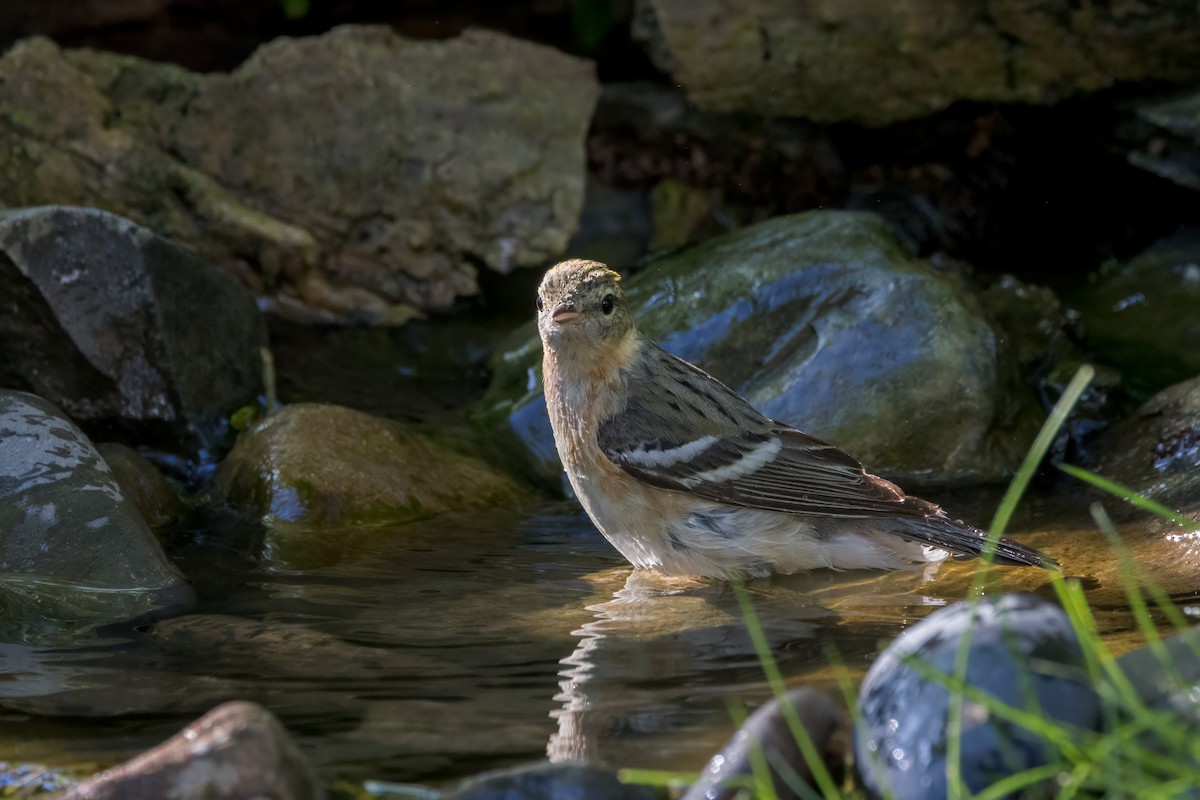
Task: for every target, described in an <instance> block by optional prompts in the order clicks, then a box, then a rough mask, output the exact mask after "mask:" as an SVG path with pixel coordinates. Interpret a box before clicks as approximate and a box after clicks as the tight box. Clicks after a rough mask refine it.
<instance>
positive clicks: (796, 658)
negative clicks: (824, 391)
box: [0, 493, 1196, 783]
mask: <svg viewBox="0 0 1200 800" xmlns="http://www.w3.org/2000/svg"><path fill="white" fill-rule="evenodd" d="M937 499H940V500H942V501H944V502H946V503H948V504H949V505H950V506H951V507H952V508H953V509H954V510H955V511H956V512H958V513H959V514H962V515H965V516H968V517H969V518H972V519H981V520H986V518H987V511H988V509H989V508H990V507H992V504H993V503H994V501H995V494H994V493H987V494H982V495H981V494H979V493H974V494H971V495H966V494H961V493H960V494H957V495H954V496H949V497H947V496H942V497H939V498H937ZM1091 527H1092V526H1091V523H1090V521H1089V519H1088V517H1087V512H1086V502H1085V501H1084V500H1082V499H1080V498H1077V497H1072V496H1069V495H1064V494H1062V493H1059V494H1058V495H1057V496H1056V498H1055V499H1049V498H1042V499H1035V500H1033V501H1031V502H1030V503H1028V504H1027V505H1026V506H1025V507H1024V510H1023V511H1022V512H1021V513H1019V514H1018V516H1017V518H1016V519H1015V520H1014V523H1013V528H1012V531H1013V533H1014V535H1016V536H1018V537H1020V538H1023V539H1025V540H1027V541H1028V542H1029V543H1031V544H1033V545H1035V546H1040V547H1043V548H1045V549H1047V550H1048V551H1050V552H1052V553H1053V552H1055V551H1056V549H1058V546H1059V545H1062V544H1064V543H1066V542H1068V540H1072V541H1074V542H1075V543H1076V544H1077V545H1078V543H1079V542H1087V541H1090V542H1092V544H1091V545H1089V546H1088V547H1086V548H1085V549H1086V550H1090V551H1094V552H1096V553H1099V555H1098V556H1096V558H1094V559H1093V561H1096V560H1103V551H1100V550H1096V549H1095V548H1099V547H1102V546H1103V544H1102V543H1103V539H1102V537H1100V536H1099V534H1093V533H1091V532H1090V529H1091ZM170 550H171V552H172V555H173V556H174V558H175V559H176V561H177V562H178V563H179V564H180V566H181V568H182V569H183V570H184V571H185V573H186V574H188V575H189V576H190V577H191V578H192V580H193V581H194V583H195V586H196V588H197V592H198V595H199V606H198V608H197V609H196V610H195V611H194V612H193V613H191V614H189V615H187V616H185V617H180V618H176V619H173V620H165V621H161V622H158V623H156V624H153V625H143V626H141V627H140V628H139V629H137V630H125V631H118V630H109V631H104V632H95V633H92V634H90V635H87V636H82V637H80V636H75V637H73V638H70V639H64V640H62V641H57V642H56V641H54V640H53V639H52V638H51V639H46V638H45V637H44V636H43V637H42V638H40V639H38V638H36V637H32V636H31V637H28V638H30V639H32V640H33V641H31V642H30V643H25V644H15V643H9V644H3V645H0V704H2V705H3V707H4V709H5V711H4V712H3V717H2V718H3V721H4V724H3V725H0V738H2V739H3V743H2V745H0V747H2V749H3V752H5V753H6V758H7V760H9V761H23V762H42V763H49V764H52V765H68V764H70V765H81V766H86V765H89V764H94V763H99V764H110V763H113V762H116V761H119V760H123V759H125V758H127V757H129V756H131V755H133V754H135V753H136V752H138V751H140V750H142V749H145V748H146V747H149V746H151V745H153V744H155V743H157V742H158V741H160V740H162V739H164V738H166V737H168V736H169V735H171V734H172V733H174V732H175V731H176V730H178V729H179V728H180V727H182V726H183V725H184V724H186V723H187V722H188V721H190V720H192V719H194V718H195V717H196V716H198V715H200V714H202V713H203V712H204V711H206V710H208V708H210V707H211V706H213V705H215V704H216V703H218V702H220V701H222V700H226V699H233V698H242V699H250V700H256V701H259V702H262V703H263V704H265V705H266V706H267V707H269V708H270V709H272V710H273V711H274V712H275V713H276V714H278V715H279V716H280V717H281V718H282V719H283V721H284V722H285V724H287V726H288V727H289V729H290V730H291V731H292V732H293V733H294V734H295V735H296V736H297V739H298V740H299V742H300V743H301V745H302V746H303V747H304V748H305V750H306V751H307V752H308V754H309V755H310V756H311V757H312V759H313V761H314V763H315V764H316V765H317V766H318V768H319V769H320V770H321V772H322V775H323V777H325V778H326V779H328V780H330V781H332V780H336V779H347V780H353V781H361V780H365V779H384V780H398V781H428V782H433V783H437V782H442V781H445V780H448V779H450V778H453V777H455V776H459V775H464V774H469V773H473V772H476V771H479V770H481V769H485V768H489V767H495V766H502V765H508V764H512V763H517V762H521V761H525V760H529V759H536V758H540V757H543V756H544V755H546V754H547V753H549V755H550V757H551V758H552V759H577V758H586V759H587V760H589V761H593V762H596V763H603V764H608V765H611V766H626V767H647V768H662V769H696V768H698V767H700V766H701V765H702V764H703V763H704V761H705V760H706V759H707V758H708V757H709V756H710V755H711V754H712V753H713V752H714V751H715V750H716V749H717V748H719V747H720V745H721V744H722V743H723V742H724V740H725V739H726V738H727V737H728V735H729V734H730V733H731V731H732V730H733V722H732V717H731V707H738V706H740V707H744V708H746V707H751V706H755V705H757V704H758V703H760V702H761V701H762V700H763V699H764V698H765V697H766V696H767V694H768V690H767V688H766V686H765V683H764V681H763V678H762V674H761V671H760V669H759V666H758V663H757V661H756V658H755V656H754V654H753V650H752V648H751V646H750V642H749V638H748V636H747V634H746V632H745V630H744V627H743V625H742V621H741V618H740V615H739V612H738V610H737V603H736V599H735V597H734V596H733V594H732V592H731V591H730V589H729V588H728V586H727V585H725V584H722V583H719V582H711V581H694V580H682V579H676V580H671V579H664V578H661V577H657V576H654V575H652V574H650V573H632V571H631V570H630V569H629V568H628V566H627V565H625V564H624V562H623V561H622V560H621V559H620V557H619V556H618V555H617V554H616V552H615V551H613V550H612V549H611V548H610V547H609V546H608V545H607V543H606V542H605V541H604V540H603V539H602V538H601V537H600V536H599V535H598V534H597V533H596V532H595V531H594V529H593V528H592V527H591V525H590V523H589V522H588V521H587V519H586V518H585V517H584V516H583V515H582V514H581V513H580V512H579V511H578V510H577V508H576V507H575V506H573V505H572V504H569V503H557V504H547V505H545V506H544V507H543V508H541V509H539V510H538V512H537V513H534V514H532V515H529V516H524V517H518V516H511V515H509V516H505V515H497V514H495V513H490V514H479V515H474V516H471V517H443V518H439V519H435V520H432V521H430V522H426V523H422V524H417V525H410V526H407V527H400V528H391V529H388V528H371V529H358V530H336V529H335V530H328V529H326V530H321V531H303V530H298V529H292V530H275V531H272V532H266V531H264V530H262V529H261V528H260V527H259V526H258V525H256V524H248V523H246V522H245V521H240V520H238V519H236V518H233V517H229V516H222V515H209V516H207V517H205V518H202V519H196V520H194V521H193V523H192V525H191V528H190V529H189V530H187V531H184V532H182V533H181V534H180V535H179V536H178V537H177V539H176V541H174V542H172V543H171V545H170ZM1077 562H1078V560H1077ZM1078 563H1079V564H1080V565H1081V566H1080V569H1079V570H1076V571H1075V572H1073V570H1072V567H1073V564H1072V563H1071V562H1070V561H1068V563H1067V565H1066V566H1067V572H1068V574H1081V575H1084V576H1085V585H1087V586H1089V587H1090V588H1089V589H1088V591H1089V594H1090V596H1091V598H1092V600H1093V602H1094V604H1095V606H1096V608H1097V614H1098V620H1099V623H1100V625H1101V627H1102V628H1103V630H1104V631H1105V634H1106V636H1108V637H1109V638H1110V639H1111V640H1112V641H1113V642H1114V643H1115V644H1116V646H1117V647H1118V648H1120V649H1126V648H1127V647H1128V646H1130V645H1129V644H1127V642H1132V637H1130V636H1129V631H1131V630H1132V628H1133V626H1132V621H1131V619H1130V617H1129V614H1128V613H1127V612H1126V611H1125V609H1124V607H1123V604H1122V602H1121V598H1120V592H1119V589H1116V588H1114V587H1113V586H1112V585H1111V582H1110V581H1108V580H1105V579H1104V578H1103V577H1101V578H1096V577H1094V576H1093V577H1088V575H1089V573H1090V572H1094V571H1095V570H1093V569H1091V567H1090V566H1089V567H1087V568H1084V567H1082V562H1078ZM971 569H972V567H971V566H970V565H969V564H949V565H945V566H943V567H942V568H941V569H940V570H938V573H937V575H936V576H929V575H925V574H923V573H922V572H921V571H912V572H901V573H890V574H886V575H881V574H878V573H862V572H858V573H855V572H846V573H834V572H830V571H819V572H814V573H811V574H808V575H799V576H788V577H781V578H775V579H772V580H766V581H757V582H754V583H752V584H751V589H752V592H753V595H754V598H755V602H756V606H757V608H758V611H759V613H760V615H761V617H762V621H763V624H764V626H765V628H766V631H767V634H768V636H769V639H770V641H771V643H772V647H773V649H774V652H775V655H776V657H777V658H778V659H779V660H780V663H781V666H782V669H783V672H784V674H785V676H786V677H787V678H788V679H789V681H791V682H792V683H796V684H799V683H803V682H815V683H819V684H823V685H829V686H833V685H834V678H835V675H836V671H835V670H834V669H833V668H832V667H831V666H830V653H831V652H834V653H836V655H837V657H838V658H840V659H841V660H842V661H843V662H844V663H845V664H846V667H847V669H848V671H849V672H850V673H851V674H853V675H856V676H857V675H859V674H861V672H862V670H863V669H865V667H866V666H867V665H868V664H869V663H870V660H871V658H872V656H873V655H874V654H875V653H876V652H877V650H878V649H879V647H880V645H881V644H882V643H883V642H885V641H886V640H888V639H889V638H891V637H893V636H895V635H896V634H898V633H899V632H900V631H901V630H903V629H904V628H905V627H906V626H908V625H911V624H912V623H913V622H914V621H916V620H917V619H919V618H921V617H923V616H924V615H925V614H927V613H929V612H930V611H932V610H933V609H935V608H937V607H938V606H940V605H942V604H944V603H946V602H950V601H953V600H954V599H956V598H958V597H961V596H962V595H963V594H964V593H965V587H966V583H967V581H968V580H969V577H970V575H971ZM997 575H998V576H999V578H998V581H999V582H998V583H997V584H996V585H995V586H994V587H993V588H994V589H995V590H1001V589H1016V588H1020V589H1030V590H1035V591H1041V592H1043V593H1048V587H1047V586H1046V580H1045V578H1044V576H1043V575H1042V574H1041V573H1040V572H1038V571H1035V570H1022V569H1004V570H998V571H997ZM1195 588H1196V587H1195V586H1193V587H1192V589H1195Z"/></svg>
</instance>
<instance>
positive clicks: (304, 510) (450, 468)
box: [214, 403, 525, 524]
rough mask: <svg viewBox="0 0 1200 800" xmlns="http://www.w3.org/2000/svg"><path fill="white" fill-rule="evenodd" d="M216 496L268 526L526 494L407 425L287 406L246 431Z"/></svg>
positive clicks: (407, 514) (399, 514) (454, 506)
mask: <svg viewBox="0 0 1200 800" xmlns="http://www.w3.org/2000/svg"><path fill="white" fill-rule="evenodd" d="M214 494H215V496H216V498H217V499H218V500H219V501H221V502H225V503H228V504H230V505H233V506H237V507H239V508H243V509H246V510H250V511H253V512H254V513H257V514H260V515H262V517H263V518H264V520H265V521H267V522H269V523H278V522H306V523H317V524H335V523H361V522H382V521H391V522H405V521H410V520H416V519H422V518H426V517H430V516H433V515H435V514H440V513H443V512H446V511H459V510H465V509H474V508H484V507H491V506H514V505H518V504H519V503H520V502H521V501H522V500H524V499H525V492H524V490H523V489H521V488H520V487H519V486H518V485H517V484H516V483H514V482H513V481H512V480H511V479H510V478H508V477H507V476H505V475H503V474H501V473H499V472H496V471H494V470H492V469H491V468H490V467H488V466H487V465H486V464H484V463H483V462H482V461H479V460H477V459H474V458H471V457H469V456H464V455H460V454H459V453H456V452H454V451H453V450H450V449H449V448H447V447H444V446H442V445H439V444H437V443H436V442H434V441H433V440H431V439H429V438H428V437H426V436H424V435H422V434H420V433H417V432H416V431H414V430H413V429H412V428H411V427H410V426H408V425H405V424H402V423H399V422H392V421H390V420H384V419H379V418H377V417H372V416H370V415H368V414H363V413H362V412H359V411H353V410H351V409H348V408H342V407H340V406H330V405H320V404H316V403H299V404H295V405H289V406H285V407H284V408H283V409H281V410H280V411H278V412H276V413H275V414H273V415H271V416H270V417H268V418H267V419H266V420H264V421H263V422H261V423H259V424H258V425H257V426H255V427H254V428H253V429H251V430H249V431H247V432H246V433H244V434H243V435H242V436H241V437H239V439H238V443H237V445H236V446H235V447H234V449H233V451H232V452H231V453H230V454H229V455H228V456H227V457H226V459H225V461H224V462H223V463H222V464H221V466H220V467H219V469H218V471H217V476H216V483H215V486H214Z"/></svg>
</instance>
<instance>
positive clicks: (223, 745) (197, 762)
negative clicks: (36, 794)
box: [63, 702, 322, 800]
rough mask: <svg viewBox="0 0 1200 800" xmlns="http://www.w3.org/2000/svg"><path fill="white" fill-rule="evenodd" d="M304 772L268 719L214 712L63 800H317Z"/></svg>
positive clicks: (250, 712) (255, 713)
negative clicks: (156, 799) (133, 799)
mask: <svg viewBox="0 0 1200 800" xmlns="http://www.w3.org/2000/svg"><path fill="white" fill-rule="evenodd" d="M321 796H322V793H321V789H320V786H319V785H318V784H317V781H316V778H315V777H314V775H313V771H312V768H311V767H310V766H309V764H308V762H307V761H306V760H305V759H304V756H303V755H301V753H300V751H299V750H298V749H297V748H296V745H295V744H293V743H292V741H291V739H289V738H288V735H287V731H286V730H284V728H283V726H282V725H281V724H280V723H279V720H277V719H276V718H275V717H274V716H273V715H272V714H271V712H269V711H267V710H266V709H265V708H263V707H262V706H260V705H257V704H254V703H243V702H234V703H226V704H225V705H222V706H218V707H217V708H215V709H213V710H212V711H210V712H209V713H208V714H206V715H205V716H203V717H201V718H200V719H199V720H197V721H196V722H194V723H192V724H191V725H189V726H188V727H187V728H185V729H183V730H182V731H180V732H179V733H178V734H177V735H175V736H173V737H171V738H170V739H168V740H167V741H165V742H163V743H162V744H161V745H159V746H158V747H155V748H154V749H152V750H147V751H146V752H145V753H142V754H141V755H139V756H137V757H135V758H133V759H131V760H130V761H127V762H125V763H124V764H120V765H118V766H116V767H113V768H112V769H109V770H105V771H104V772H101V773H99V774H97V775H95V776H94V777H92V778H90V779H89V780H86V781H84V782H83V783H80V784H79V785H78V786H75V787H73V788H71V789H70V790H69V791H68V792H67V793H66V794H64V795H63V800H109V798H111V799H112V800H116V798H127V797H145V798H151V797H163V798H165V797H170V798H173V799H174V800H246V799H247V798H261V800H317V798H319V797H321Z"/></svg>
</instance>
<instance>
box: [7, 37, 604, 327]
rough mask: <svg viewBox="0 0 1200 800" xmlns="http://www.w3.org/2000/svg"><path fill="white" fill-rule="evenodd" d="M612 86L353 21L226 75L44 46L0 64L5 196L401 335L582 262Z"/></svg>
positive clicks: (562, 62) (526, 54) (298, 304)
mask: <svg viewBox="0 0 1200 800" xmlns="http://www.w3.org/2000/svg"><path fill="white" fill-rule="evenodd" d="M597 92H598V89H597V85H596V80H595V78H594V76H593V72H592V67H591V65H590V64H588V63H586V62H583V61H579V60H576V59H573V58H570V57H567V56H565V55H563V54H561V53H558V52H556V51H554V50H551V49H549V48H546V47H542V46H539V45H534V44H530V43H526V42H521V41H517V40H514V39H511V38H509V37H506V36H503V35H501V34H496V33H490V32H485V31H467V32H466V33H464V34H462V35H461V36H459V37H457V38H455V39H451V40H447V41H437V42H435V41H411V40H407V39H404V38H402V37H400V36H398V35H396V34H395V33H393V32H392V31H391V30H389V29H387V28H383V27H343V28H338V29H335V30H333V31H331V32H330V33H327V34H325V35H323V36H320V37H314V38H303V39H280V40H277V41H274V42H272V43H270V44H267V45H265V46H263V47H262V48H261V49H259V50H258V51H257V52H256V53H255V54H254V55H252V56H251V57H250V58H249V59H248V60H247V61H246V62H245V63H244V64H243V65H242V66H241V67H239V68H238V69H237V70H235V71H234V72H232V73H228V74H212V75H199V74H193V73H190V72H187V71H186V70H182V69H180V68H178V67H172V66H168V65H163V64H156V63H151V62H146V61H140V60H138V59H134V58H130V57H125V56H117V55H114V54H110V53H99V52H95V51H90V50H70V51H67V50H60V49H59V48H58V47H56V46H55V45H54V44H52V43H51V42H49V41H47V40H45V39H38V38H35V39H30V40H26V41H24V42H21V43H19V44H18V45H17V46H15V47H14V48H13V49H12V50H11V51H9V53H8V54H6V55H5V56H4V57H3V58H0V121H3V124H0V152H5V153H7V154H8V156H7V157H6V158H5V159H4V160H3V161H2V162H0V197H3V198H4V202H5V203H6V204H9V205H35V204H41V203H63V202H69V203H79V204H88V205H94V206H97V207H100V208H105V209H108V210H112V211H116V212H118V213H121V214H123V215H125V216H128V217H130V218H132V219H134V220H137V221H138V222H141V223H143V224H145V225H148V226H149V227H152V228H153V229H155V230H156V231H158V232H159V233H163V234H165V235H168V236H171V237H173V238H176V239H178V240H180V241H183V242H186V243H188V244H190V245H192V246H194V247H195V248H196V249H197V250H198V251H200V252H201V253H202V254H203V255H204V256H206V257H207V258H209V259H211V260H212V261H214V262H215V263H217V264H219V265H221V266H224V267H227V268H229V269H230V270H232V271H234V272H236V273H238V274H239V275H240V276H241V277H242V279H243V281H244V282H246V283H247V285H249V286H250V287H251V288H253V289H254V290H255V292H256V293H257V294H260V295H263V296H265V297H268V298H271V300H272V302H273V303H276V304H280V305H281V307H282V308H284V309H290V310H292V311H294V312H296V313H298V314H300V315H302V316H304V317H306V318H318V319H346V318H366V319H369V320H373V321H377V322H397V321H402V320H404V319H407V318H408V317H410V316H411V315H412V313H413V310H414V309H444V308H447V307H448V306H449V305H450V304H451V303H452V302H453V301H454V300H455V299H456V298H457V297H460V296H464V295H471V294H474V293H475V291H476V282H475V281H476V271H477V267H476V265H482V266H484V267H485V268H488V269H493V270H497V271H499V272H508V271H509V270H511V269H513V268H515V267H518V266H522V265H527V264H537V263H543V262H545V261H546V260H548V259H551V258H553V257H555V256H557V255H559V254H561V253H562V252H563V250H564V248H565V247H566V245H567V242H568V240H569V238H570V236H571V234H572V232H573V231H574V229H575V226H576V224H577V220H578V216H579V210H580V207H581V204H582V201H583V190H584V136H585V134H586V131H587V125H588V120H589V118H590V116H591V112H592V107H593V105H594V104H595V100H596V95H597Z"/></svg>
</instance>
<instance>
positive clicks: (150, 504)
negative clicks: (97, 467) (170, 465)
mask: <svg viewBox="0 0 1200 800" xmlns="http://www.w3.org/2000/svg"><path fill="white" fill-rule="evenodd" d="M96 450H97V452H99V453H100V457H101V458H103V459H104V463H106V464H108V468H109V469H111V470H112V472H113V477H114V478H116V480H117V485H118V486H120V487H121V493H122V494H124V495H125V496H126V497H127V498H129V499H130V500H131V501H133V504H134V505H135V506H137V509H138V511H139V512H141V514H142V519H144V520H146V524H147V525H149V526H150V527H151V528H153V529H155V530H158V529H159V528H165V527H167V526H168V525H171V524H172V523H174V522H175V521H177V520H178V519H179V514H180V505H179V497H178V496H177V495H176V494H175V490H174V489H172V488H171V484H169V483H167V479H166V478H164V477H163V474H162V473H161V472H159V471H158V468H157V467H155V466H154V465H153V464H151V463H150V462H149V461H147V460H146V459H144V458H142V457H141V456H140V455H139V454H138V452H137V451H136V450H134V449H133V448H132V447H126V446H125V445H123V444H117V443H115V442H102V443H100V444H98V445H96Z"/></svg>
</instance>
